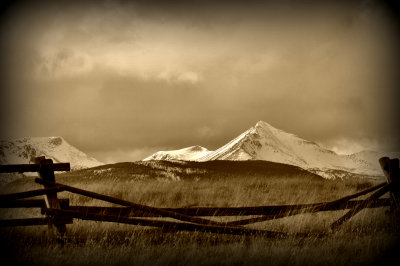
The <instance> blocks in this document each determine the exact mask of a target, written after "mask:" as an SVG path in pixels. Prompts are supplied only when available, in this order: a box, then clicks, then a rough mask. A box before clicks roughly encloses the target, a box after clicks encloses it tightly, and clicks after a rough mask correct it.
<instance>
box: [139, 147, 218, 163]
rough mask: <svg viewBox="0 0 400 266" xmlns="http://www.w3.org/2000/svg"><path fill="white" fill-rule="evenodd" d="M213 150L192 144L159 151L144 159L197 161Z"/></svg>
mask: <svg viewBox="0 0 400 266" xmlns="http://www.w3.org/2000/svg"><path fill="white" fill-rule="evenodd" d="M210 152H211V151H209V150H207V149H206V148H204V147H201V146H191V147H187V148H183V149H180V150H171V151H159V152H156V153H154V154H153V155H150V156H149V157H147V158H145V159H144V160H143V161H150V160H182V161H197V160H198V159H199V158H202V157H204V156H206V155H207V154H209V153H210Z"/></svg>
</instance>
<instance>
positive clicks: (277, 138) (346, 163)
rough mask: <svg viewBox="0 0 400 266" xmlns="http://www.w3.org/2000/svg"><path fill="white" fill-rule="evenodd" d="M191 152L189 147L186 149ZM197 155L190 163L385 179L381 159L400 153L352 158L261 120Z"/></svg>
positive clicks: (167, 155) (170, 155)
mask: <svg viewBox="0 0 400 266" xmlns="http://www.w3.org/2000/svg"><path fill="white" fill-rule="evenodd" d="M186 149H189V148H186ZM186 149H182V150H178V151H169V152H158V153H155V154H154V155H152V156H150V157H148V158H146V159H145V160H169V159H177V160H188V159H186V158H187V157H186V156H175V155H174V154H181V153H185V152H186ZM201 154H202V152H199V153H196V156H193V157H191V158H190V159H189V160H196V161H210V160H265V161H271V162H278V163H284V164H290V165H295V166H299V167H301V168H303V169H307V170H309V171H312V172H314V173H317V174H320V175H322V176H324V177H327V178H330V177H332V176H333V175H334V173H344V172H349V173H354V174H361V175H369V176H382V171H381V169H380V166H379V163H378V159H379V158H380V157H383V156H389V157H399V155H400V153H398V152H395V153H393V152H392V153H382V152H371V151H370V152H361V153H358V154H353V155H339V154H336V153H335V152H333V151H331V150H329V149H326V148H324V147H322V146H320V145H319V144H317V143H315V142H312V141H308V140H305V139H303V138H301V137H298V136H296V135H294V134H291V133H287V132H285V131H283V130H280V129H277V128H275V127H273V126H272V125H270V124H268V123H266V122H264V121H258V122H257V123H256V124H255V125H254V126H253V127H251V128H249V129H248V130H246V131H245V132H243V133H242V134H240V135H239V136H237V137H236V138H234V139H233V140H231V141H229V142H228V143H227V144H225V145H223V146H222V147H220V148H219V149H217V150H215V151H207V152H204V155H203V156H199V155H201Z"/></svg>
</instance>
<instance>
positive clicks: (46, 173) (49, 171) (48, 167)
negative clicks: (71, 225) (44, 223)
mask: <svg viewBox="0 0 400 266" xmlns="http://www.w3.org/2000/svg"><path fill="white" fill-rule="evenodd" d="M35 163H36V164H39V165H40V170H39V172H38V175H39V177H40V178H41V179H42V180H45V181H49V182H55V176H54V168H53V161H52V160H51V159H46V158H45V157H37V158H35ZM43 186H44V187H45V188H49V187H54V186H52V185H49V184H46V183H44V184H43ZM45 202H46V207H47V208H51V209H61V206H60V202H59V201H58V198H57V192H51V193H47V194H46V196H45ZM54 227H55V228H56V229H57V236H58V237H64V236H65V234H66V232H67V227H66V226H65V224H54ZM54 227H53V225H49V230H50V232H53V231H54Z"/></svg>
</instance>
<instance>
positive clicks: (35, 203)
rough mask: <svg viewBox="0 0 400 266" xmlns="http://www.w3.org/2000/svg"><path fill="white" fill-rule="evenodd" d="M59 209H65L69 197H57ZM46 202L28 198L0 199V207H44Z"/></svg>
mask: <svg viewBox="0 0 400 266" xmlns="http://www.w3.org/2000/svg"><path fill="white" fill-rule="evenodd" d="M58 201H59V202H60V207H61V209H67V208H68V206H69V199H58ZM45 207H46V202H45V200H44V199H28V200H11V201H2V200H0V208H45Z"/></svg>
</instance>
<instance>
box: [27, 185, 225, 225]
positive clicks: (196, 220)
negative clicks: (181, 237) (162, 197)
mask: <svg viewBox="0 0 400 266" xmlns="http://www.w3.org/2000/svg"><path fill="white" fill-rule="evenodd" d="M35 181H36V182H37V183H40V184H47V185H48V186H58V185H61V184H59V183H56V182H54V181H48V180H43V179H39V178H36V179H35ZM62 186H63V187H64V189H65V190H66V191H69V192H72V193H76V194H79V195H83V196H87V197H90V198H94V199H99V200H102V201H106V202H110V203H114V204H118V205H122V206H128V207H133V208H136V209H138V210H142V211H146V212H151V213H154V214H159V215H162V216H163V217H170V218H175V219H177V220H181V221H185V222H191V223H197V224H203V225H219V226H224V225H225V224H224V223H220V222H215V221H211V220H208V219H203V218H198V217H193V216H188V215H185V214H181V213H177V212H172V211H167V210H163V209H160V208H156V207H150V206H146V205H141V204H137V203H133V202H130V201H126V200H122V199H118V198H114V197H111V196H106V195H102V194H98V193H94V192H91V191H87V190H83V189H79V188H75V187H71V186H67V185H62Z"/></svg>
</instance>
